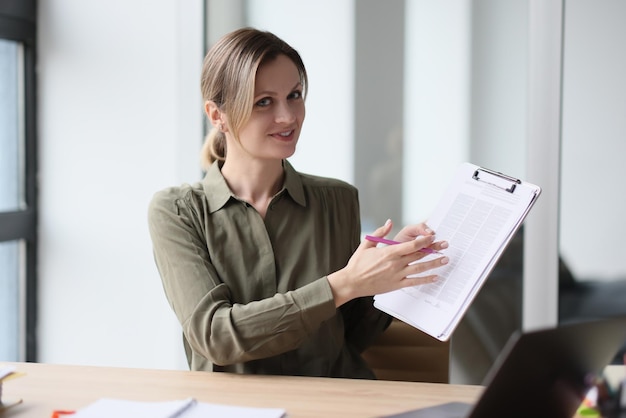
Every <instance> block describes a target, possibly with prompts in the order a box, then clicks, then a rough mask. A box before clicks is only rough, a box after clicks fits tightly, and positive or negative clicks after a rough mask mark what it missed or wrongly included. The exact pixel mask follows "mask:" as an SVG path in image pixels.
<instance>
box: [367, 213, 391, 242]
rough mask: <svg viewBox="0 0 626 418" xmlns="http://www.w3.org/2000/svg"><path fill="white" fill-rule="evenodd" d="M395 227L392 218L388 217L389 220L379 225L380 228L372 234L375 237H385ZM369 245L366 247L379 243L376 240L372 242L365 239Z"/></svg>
mask: <svg viewBox="0 0 626 418" xmlns="http://www.w3.org/2000/svg"><path fill="white" fill-rule="evenodd" d="M392 227H393V223H392V222H391V219H387V222H385V224H384V225H383V226H379V227H378V228H376V230H374V232H372V233H371V235H372V236H374V237H379V238H382V237H385V236H386V235H387V234H388V233H389V231H391V228H392ZM364 241H365V242H366V243H367V245H366V247H368V248H369V247H375V246H376V245H377V244H376V243H375V242H370V241H369V240H364ZM361 245H363V243H361Z"/></svg>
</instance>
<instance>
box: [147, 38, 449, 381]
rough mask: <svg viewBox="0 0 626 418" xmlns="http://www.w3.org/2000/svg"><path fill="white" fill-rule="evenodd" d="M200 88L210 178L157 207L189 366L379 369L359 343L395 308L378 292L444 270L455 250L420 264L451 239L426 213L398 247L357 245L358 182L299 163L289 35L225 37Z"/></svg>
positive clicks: (327, 371)
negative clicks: (382, 303) (293, 161)
mask: <svg viewBox="0 0 626 418" xmlns="http://www.w3.org/2000/svg"><path fill="white" fill-rule="evenodd" d="M201 88H202V94H203V97H204V101H205V102H204V103H205V104H204V110H205V112H206V115H207V117H208V119H209V121H210V123H211V124H212V126H213V129H212V131H211V132H210V134H209V135H208V136H207V139H206V143H205V146H204V148H203V155H204V159H205V163H206V164H205V165H206V170H207V173H206V177H205V178H204V180H203V181H202V182H199V183H197V184H194V185H182V186H180V187H173V188H169V189H166V190H163V191H160V192H158V193H156V194H155V196H154V198H153V200H152V202H151V204H150V208H149V225H150V233H151V237H152V241H153V245H154V254H155V260H156V263H157V266H158V269H159V272H160V275H161V278H162V282H163V286H164V290H165V293H166V296H167V298H168V301H169V303H170V305H171V306H172V308H173V310H174V312H175V313H176V315H177V317H178V319H179V321H180V323H181V325H182V328H183V342H184V346H185V351H186V354H187V358H188V361H189V365H190V368H191V369H192V370H208V371H229V372H237V373H256V374H285V375H306V376H331V377H354V378H374V375H373V373H372V371H371V370H370V369H369V368H368V366H367V365H366V364H365V362H364V361H363V359H362V358H361V356H360V352H361V351H362V350H363V349H364V348H365V347H367V345H368V344H369V343H370V342H371V341H372V340H373V339H374V338H375V337H376V336H377V335H378V334H380V333H381V332H382V331H383V330H384V329H385V327H386V326H387V325H388V323H389V320H390V318H389V317H388V316H387V315H386V314H384V313H382V312H380V311H379V310H377V309H376V308H374V307H373V305H372V296H373V295H375V294H378V293H383V292H387V291H391V290H394V289H399V288H402V287H406V286H415V285H419V284H424V283H430V282H432V281H434V280H436V275H434V274H432V273H428V274H426V275H422V274H421V273H424V272H428V271H429V270H431V269H433V268H436V267H438V266H441V265H442V264H445V263H447V261H448V260H447V258H446V257H440V258H437V259H435V260H431V261H423V262H418V263H413V262H414V261H418V260H421V258H422V257H423V256H424V253H423V252H420V249H422V248H424V247H430V248H433V249H436V250H438V249H442V248H445V247H446V246H447V244H446V243H445V242H435V241H434V234H433V233H432V231H430V230H428V228H427V227H426V226H425V225H415V226H410V227H406V228H404V229H403V230H402V231H401V232H400V233H399V234H398V236H396V240H400V241H406V242H403V243H401V244H398V245H394V246H389V247H386V248H377V247H376V245H375V244H374V243H371V242H369V241H363V242H362V243H360V244H359V241H360V218H359V203H358V195H357V191H356V189H355V188H354V187H353V186H351V185H349V184H347V183H345V182H342V181H339V180H335V179H328V178H321V177H316V176H310V175H305V174H301V173H298V172H296V171H295V170H294V169H293V167H292V166H291V165H290V164H289V162H288V161H287V158H289V157H290V156H292V155H293V154H294V152H295V149H296V144H297V142H298V137H299V135H300V130H301V128H302V123H303V121H304V115H305V106H304V98H305V94H306V88H307V74H306V70H305V67H304V65H303V63H302V60H301V58H300V56H299V54H298V53H297V52H296V51H295V50H294V49H293V48H291V47H290V46H289V45H287V44H286V43H285V42H284V41H282V40H281V39H279V38H277V37H276V36H274V35H273V34H271V33H268V32H262V31H258V30H255V29H251V28H244V29H240V30H237V31H234V32H232V33H230V34H227V35H225V36H224V37H223V38H222V39H221V40H219V41H218V42H217V43H216V44H215V45H214V46H213V47H212V48H211V50H210V51H209V52H208V54H207V56H206V57H205V60H204V64H203V70H202V80H201ZM391 228H392V224H391V222H390V221H388V222H387V223H386V224H385V225H384V226H382V227H380V228H378V229H377V230H376V231H375V232H374V235H376V236H381V237H382V236H385V235H386V234H388V233H389V232H390V231H391ZM410 263H411V264H410ZM415 274H419V275H420V277H419V278H415V277H414V278H407V276H410V275H415Z"/></svg>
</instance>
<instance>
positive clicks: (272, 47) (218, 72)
mask: <svg viewBox="0 0 626 418" xmlns="http://www.w3.org/2000/svg"><path fill="white" fill-rule="evenodd" d="M279 55H285V56H286V57H287V58H289V59H290V60H291V61H292V62H293V63H294V64H295V66H296V67H297V69H298V73H299V74H300V82H301V83H302V91H303V97H306V90H307V85H308V78H307V74H306V69H305V67H304V63H303V62H302V58H300V54H298V52H297V51H296V50H295V49H293V48H292V47H291V46H289V45H288V44H287V43H286V42H285V41H283V40H282V39H280V38H279V37H277V36H276V35H274V34H273V33H270V32H265V31H260V30H257V29H253V28H242V29H238V30H235V31H233V32H230V33H228V34H226V35H224V36H223V37H222V38H220V39H219V40H218V41H217V42H216V43H215V44H214V45H213V46H212V47H211V49H209V52H208V53H207V54H206V56H205V57H204V62H203V64H202V78H201V81H200V88H201V91H202V98H203V99H204V102H206V101H213V102H215V103H216V105H217V106H218V108H219V109H220V110H221V111H222V112H224V113H226V114H227V115H228V130H229V132H231V133H232V134H233V136H234V137H235V139H237V140H238V138H239V131H240V130H241V128H242V127H243V126H244V125H245V124H246V123H247V121H248V119H249V118H250V114H251V113H252V107H253V105H254V103H253V101H254V87H255V79H256V73H257V70H258V68H259V66H260V65H261V64H263V63H265V62H267V61H271V60H273V59H275V58H276V57H277V56H279ZM225 158H226V137H225V135H224V133H223V132H221V131H220V130H219V129H217V128H216V127H211V130H210V131H209V133H208V134H207V136H206V138H205V140H204V145H203V147H202V151H201V161H202V165H203V167H204V168H205V169H207V168H208V167H209V166H210V165H211V164H212V163H213V162H214V161H215V160H222V161H223V160H224V159H225Z"/></svg>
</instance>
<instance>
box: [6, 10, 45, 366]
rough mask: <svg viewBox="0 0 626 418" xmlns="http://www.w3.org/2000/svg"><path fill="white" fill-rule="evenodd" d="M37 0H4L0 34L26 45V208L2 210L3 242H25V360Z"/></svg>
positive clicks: (31, 292) (32, 232)
mask: <svg viewBox="0 0 626 418" xmlns="http://www.w3.org/2000/svg"><path fill="white" fill-rule="evenodd" d="M36 22H37V2H36V0H4V1H3V2H2V3H0V38H2V39H7V40H11V41H16V42H20V43H21V44H22V46H23V57H24V63H23V64H24V65H23V71H24V74H23V77H24V109H23V111H24V127H23V128H24V150H23V151H24V182H25V184H23V187H24V203H25V207H24V208H23V209H22V210H16V211H10V212H0V242H4V241H14V240H22V242H24V247H25V254H24V257H25V259H24V262H23V269H24V273H23V274H24V281H25V283H24V286H25V295H24V304H25V306H24V310H23V313H22V314H23V315H25V317H24V318H20V322H21V323H22V324H24V325H23V326H24V333H23V338H24V339H25V341H20V346H21V347H23V352H22V353H20V355H21V356H22V357H23V360H24V361H28V362H32V361H37V335H36V325H37V322H36V321H37V246H38V231H37V218H38V196H37V195H38V193H37V167H38V160H37V134H36V132H37V122H36V120H37V119H36V109H37V104H36V97H37V95H36V74H35V69H36V57H37V54H36V51H37V50H36V47H37V31H36V27H37V23H36Z"/></svg>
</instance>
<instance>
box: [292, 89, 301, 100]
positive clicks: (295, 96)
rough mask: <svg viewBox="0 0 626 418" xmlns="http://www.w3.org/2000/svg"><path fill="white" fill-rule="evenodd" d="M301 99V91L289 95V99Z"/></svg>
mask: <svg viewBox="0 0 626 418" xmlns="http://www.w3.org/2000/svg"><path fill="white" fill-rule="evenodd" d="M301 98H302V91H300V90H295V91H293V92H291V94H290V95H289V99H295V100H298V99H301Z"/></svg>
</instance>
